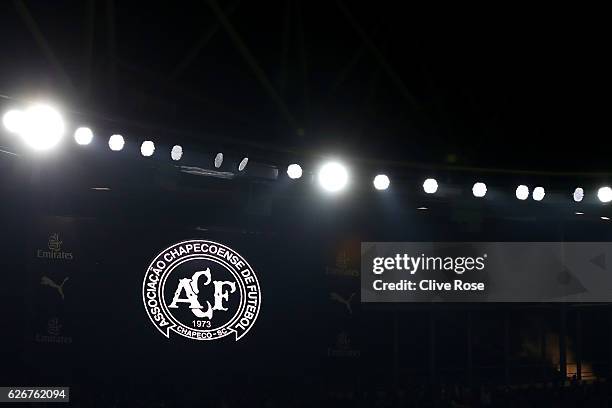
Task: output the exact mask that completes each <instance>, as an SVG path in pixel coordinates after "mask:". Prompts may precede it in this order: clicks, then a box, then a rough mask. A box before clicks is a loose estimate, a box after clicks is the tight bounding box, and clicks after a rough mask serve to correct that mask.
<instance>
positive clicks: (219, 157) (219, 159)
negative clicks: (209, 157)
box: [215, 153, 223, 169]
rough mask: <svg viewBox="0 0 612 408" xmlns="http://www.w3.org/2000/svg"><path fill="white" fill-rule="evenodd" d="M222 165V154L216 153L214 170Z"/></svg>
mask: <svg viewBox="0 0 612 408" xmlns="http://www.w3.org/2000/svg"><path fill="white" fill-rule="evenodd" d="M222 164H223V153H217V155H216V156H215V168H216V169H218V168H219V167H221V165H222Z"/></svg>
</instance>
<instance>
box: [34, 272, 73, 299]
mask: <svg viewBox="0 0 612 408" xmlns="http://www.w3.org/2000/svg"><path fill="white" fill-rule="evenodd" d="M67 280H68V277H65V278H64V280H63V281H62V284H61V285H58V284H57V283H55V282H53V281H52V280H51V279H50V278H47V277H46V276H43V277H42V278H41V279H40V284H41V285H43V286H49V287H51V288H54V289H56V290H57V292H58V293H59V294H60V296H61V297H62V300H64V284H65V283H66V281H67Z"/></svg>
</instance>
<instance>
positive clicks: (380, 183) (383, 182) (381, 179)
mask: <svg viewBox="0 0 612 408" xmlns="http://www.w3.org/2000/svg"><path fill="white" fill-rule="evenodd" d="M390 184H391V181H390V180H389V177H387V175H385V174H379V175H377V176H376V177H374V188H375V189H377V190H386V189H388V188H389V185H390Z"/></svg>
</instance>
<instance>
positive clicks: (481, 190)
mask: <svg viewBox="0 0 612 408" xmlns="http://www.w3.org/2000/svg"><path fill="white" fill-rule="evenodd" d="M472 194H474V197H484V196H485V195H486V194H487V185H486V184H485V183H480V182H479V183H474V186H473V187H472Z"/></svg>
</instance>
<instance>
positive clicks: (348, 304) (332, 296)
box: [329, 292, 355, 314]
mask: <svg viewBox="0 0 612 408" xmlns="http://www.w3.org/2000/svg"><path fill="white" fill-rule="evenodd" d="M353 296H355V293H351V296H349V298H348V299H344V298H343V297H342V296H340V295H339V294H337V293H336V292H331V293H330V294H329V298H330V299H331V300H335V301H336V302H339V303H342V304H343V305H344V306H346V310H348V312H349V313H350V314H353V308H352V307H351V300H353Z"/></svg>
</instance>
